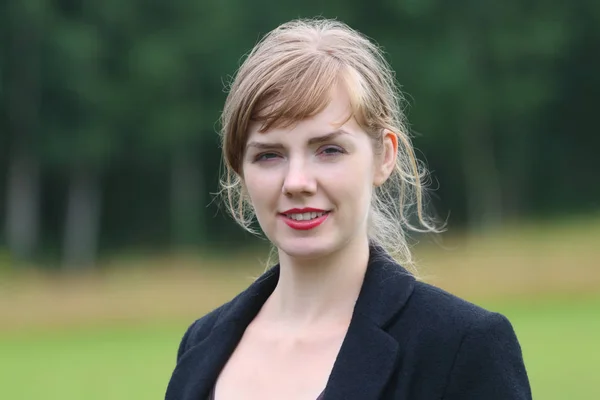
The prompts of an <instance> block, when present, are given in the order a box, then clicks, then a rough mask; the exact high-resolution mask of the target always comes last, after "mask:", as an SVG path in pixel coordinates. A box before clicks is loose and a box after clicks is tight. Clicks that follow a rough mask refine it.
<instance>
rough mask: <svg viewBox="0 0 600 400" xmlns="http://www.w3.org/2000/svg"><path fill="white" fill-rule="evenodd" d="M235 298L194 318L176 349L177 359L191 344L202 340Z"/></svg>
mask: <svg viewBox="0 0 600 400" xmlns="http://www.w3.org/2000/svg"><path fill="white" fill-rule="evenodd" d="M234 301H235V299H233V300H231V301H229V302H227V303H225V304H222V305H221V306H219V307H218V308H216V309H214V310H212V311H210V312H209V313H207V314H206V315H204V316H202V317H200V318H198V319H197V320H195V321H194V322H193V323H192V324H191V325H189V327H188V328H187V330H186V331H185V333H184V335H183V338H182V339H181V342H180V344H179V349H178V351H177V360H179V359H180V358H181V356H182V355H183V354H184V353H185V352H186V351H187V350H188V349H190V348H191V347H192V346H194V345H195V344H197V343H199V342H201V341H202V340H204V339H205V338H206V337H207V336H208V335H209V334H210V332H211V331H212V329H213V328H214V326H215V325H216V324H217V322H218V321H219V319H220V317H221V315H222V314H223V313H224V312H226V310H227V309H229V308H230V307H231V304H232V303H233V302H234Z"/></svg>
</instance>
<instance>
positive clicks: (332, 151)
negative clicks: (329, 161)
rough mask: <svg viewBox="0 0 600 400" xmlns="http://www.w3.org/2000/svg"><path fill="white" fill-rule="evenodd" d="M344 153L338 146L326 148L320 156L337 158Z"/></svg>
mask: <svg viewBox="0 0 600 400" xmlns="http://www.w3.org/2000/svg"><path fill="white" fill-rule="evenodd" d="M344 153H345V151H344V150H343V149H342V148H341V147H338V146H326V147H324V148H323V149H322V150H321V151H320V152H319V154H323V155H324V156H337V155H340V154H344Z"/></svg>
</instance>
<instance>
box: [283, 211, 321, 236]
mask: <svg viewBox="0 0 600 400" xmlns="http://www.w3.org/2000/svg"><path fill="white" fill-rule="evenodd" d="M308 213H310V214H312V213H315V214H317V215H316V216H315V218H312V215H311V216H310V218H307V219H304V218H306V217H305V216H306V214H308ZM292 215H294V217H295V219H294V218H292ZM300 215H302V216H301V217H299V216H300ZM280 216H281V218H282V219H283V221H284V222H285V223H286V224H287V225H288V226H289V227H290V228H292V229H296V230H299V231H306V230H309V229H314V228H316V227H317V226H319V225H321V224H322V223H323V222H325V220H326V219H327V218H328V217H329V212H328V211H325V210H320V209H317V208H292V209H290V210H287V211H285V212H283V213H281V214H280ZM298 217H299V218H302V219H299V218H298Z"/></svg>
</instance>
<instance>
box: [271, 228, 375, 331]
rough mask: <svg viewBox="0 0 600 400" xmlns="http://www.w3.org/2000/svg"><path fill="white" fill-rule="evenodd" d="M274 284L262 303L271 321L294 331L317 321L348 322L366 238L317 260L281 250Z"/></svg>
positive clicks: (360, 276)
mask: <svg viewBox="0 0 600 400" xmlns="http://www.w3.org/2000/svg"><path fill="white" fill-rule="evenodd" d="M279 259H280V276H279V281H278V283H277V287H276V288H275V290H274V291H273V294H272V295H271V297H270V298H269V300H268V301H267V303H266V304H265V305H266V306H267V307H265V310H264V311H266V313H265V314H266V315H268V316H269V319H272V321H277V322H278V323H280V322H283V323H284V324H285V326H288V327H290V328H292V329H294V330H297V329H301V328H302V327H314V326H315V325H317V324H319V325H320V324H321V323H324V324H328V325H329V324H331V323H333V324H336V325H337V324H338V323H339V324H341V325H346V326H347V324H348V323H349V322H350V318H351V316H352V311H353V310H354V304H355V302H356V299H357V298H358V294H359V292H360V289H361V287H362V282H363V279H364V275H365V272H366V269H367V264H368V261H369V244H368V239H367V238H366V237H364V238H360V239H358V238H357V239H356V240H353V241H352V242H350V243H348V244H347V245H346V246H344V248H342V249H340V250H338V251H336V252H334V253H332V254H329V255H328V256H327V257H323V258H316V259H297V258H293V257H289V256H288V255H286V254H284V253H283V252H280V254H279Z"/></svg>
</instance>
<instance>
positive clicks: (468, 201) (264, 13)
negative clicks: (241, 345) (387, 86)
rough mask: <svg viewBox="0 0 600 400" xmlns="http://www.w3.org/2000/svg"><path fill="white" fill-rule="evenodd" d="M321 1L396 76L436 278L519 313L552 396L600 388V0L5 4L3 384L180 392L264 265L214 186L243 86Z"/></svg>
mask: <svg viewBox="0 0 600 400" xmlns="http://www.w3.org/2000/svg"><path fill="white" fill-rule="evenodd" d="M315 16H323V17H329V18H338V19H340V20H342V21H344V22H346V23H348V24H350V25H351V26H352V27H354V28H356V29H358V30H359V31H361V32H363V33H364V34H366V35H367V36H369V37H371V38H374V39H375V40H376V41H377V42H378V43H379V44H380V45H381V46H382V47H383V48H384V50H385V52H386V53H387V56H388V58H389V60H390V62H391V64H392V67H393V68H394V69H395V71H396V72H397V79H398V81H399V82H400V84H401V85H402V89H403V91H404V92H405V94H406V99H407V108H406V113H407V115H408V119H409V122H410V124H411V129H412V131H413V133H414V135H415V138H414V144H415V146H416V147H417V149H418V150H419V154H420V158H421V159H423V160H424V161H426V162H427V164H428V166H429V168H430V169H431V171H432V175H433V183H432V189H434V192H433V196H432V204H433V206H434V207H435V210H436V212H437V214H438V215H439V216H440V217H441V219H447V220H448V227H449V229H448V231H447V232H446V233H444V234H442V235H440V236H438V237H416V236H415V237H413V242H414V252H415V254H416V258H417V260H418V266H419V268H420V271H421V274H422V276H423V278H424V279H425V280H427V281H428V282H431V283H433V284H435V285H437V286H440V287H442V288H444V289H446V290H449V291H451V292H453V293H455V294H457V295H460V296H462V297H464V298H466V299H468V300H470V301H473V302H476V303H477V304H480V305H482V306H485V307H487V308H489V309H492V310H495V311H499V312H502V313H504V314H506V315H507V316H508V317H509V318H510V320H511V321H512V323H513V325H514V327H515V330H516V332H517V335H518V336H519V339H520V341H521V344H522V347H523V354H524V357H525V363H526V366H527V368H528V372H529V375H530V379H531V384H532V387H533V392H534V398H536V399H544V400H546V399H561V400H562V399H565V398H569V399H571V400H575V399H592V398H600V387H599V386H598V385H597V378H598V367H597V366H598V364H599V363H600V340H599V339H598V338H600V261H599V259H600V200H599V199H600V184H599V180H598V174H599V173H600V167H599V165H598V157H597V152H598V149H599V148H600V135H599V134H598V133H599V129H598V114H599V111H598V110H599V109H598V107H599V106H600V101H599V98H600V97H599V95H600V74H599V71H600V51H599V43H600V2H598V1H596V0H578V1H574V2H565V1H554V0H507V1H502V2H500V1H486V0H454V1H451V2H450V1H443V0H395V1H389V0H370V1H365V0H345V1H340V0H328V1H325V2H321V1H318V0H305V1H303V2H287V4H286V2H280V1H273V0H255V1H252V2H250V1H242V0H220V1H208V0H199V1H198V0H197V1H191V0H171V1H152V0H130V1H126V2H123V1H117V0H104V1H96V2H92V1H87V2H83V1H72V0H29V1H18V0H0V32H1V36H0V77H1V79H0V223H1V226H2V230H1V231H0V376H1V377H2V378H0V381H1V382H2V384H0V398H3V399H28V400H29V399H34V398H40V397H42V396H43V397H44V398H48V399H63V400H68V399H151V398H153V399H160V398H163V396H164V390H165V388H166V384H167V382H168V380H169V378H170V374H171V372H172V369H173V367H174V365H175V356H176V350H177V346H178V344H179V340H180V339H181V336H182V335H183V333H184V331H185V329H186V328H187V326H188V325H189V324H190V323H191V322H192V321H193V320H194V319H195V318H197V317H199V316H201V315H203V314H204V313H205V312H207V311H209V310H211V309H212V308H214V307H216V306H218V305H220V304H221V303H223V302H225V301H227V300H228V299H230V298H231V297H232V296H234V295H235V294H236V293H237V292H238V291H240V290H242V289H243V288H245V287H246V286H247V285H248V284H249V283H250V282H251V281H252V277H256V276H257V275H259V274H260V273H261V272H262V271H263V270H264V268H265V265H264V262H265V260H266V258H267V250H268V244H267V243H266V241H265V240H261V239H256V238H253V237H250V236H249V235H247V234H245V233H243V231H242V230H241V229H240V228H239V227H237V226H236V225H234V223H233V222H232V221H231V220H230V219H229V218H228V217H227V216H226V214H225V211H224V209H223V208H222V207H220V205H219V202H218V201H216V200H215V198H214V195H213V194H214V193H215V192H216V191H217V190H218V186H217V183H218V178H219V173H220V150H219V144H218V135H217V130H218V126H219V125H218V119H219V112H220V110H221V108H222V105H223V102H224V99H225V96H226V93H225V91H224V86H225V85H226V83H227V82H228V81H229V80H230V78H231V76H232V75H233V74H234V73H235V71H236V69H237V67H238V66H239V64H240V62H241V60H242V56H243V55H244V54H245V53H247V52H248V51H249V50H250V49H251V48H252V46H253V45H254V44H255V43H256V42H257V41H258V40H259V38H260V37H261V36H262V35H264V34H265V33H267V32H268V31H270V30H271V29H273V28H275V27H276V26H277V25H279V24H280V23H282V22H285V21H288V20H290V19H293V18H297V17H315Z"/></svg>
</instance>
